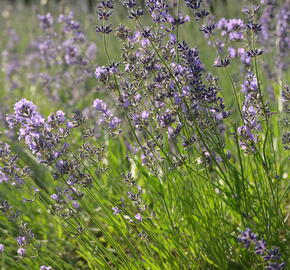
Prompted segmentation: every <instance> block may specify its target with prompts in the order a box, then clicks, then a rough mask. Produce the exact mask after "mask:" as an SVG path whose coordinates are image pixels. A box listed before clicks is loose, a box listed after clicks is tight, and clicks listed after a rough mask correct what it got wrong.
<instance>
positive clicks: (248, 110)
mask: <svg viewBox="0 0 290 270" xmlns="http://www.w3.org/2000/svg"><path fill="white" fill-rule="evenodd" d="M241 92H242V93H243V94H244V95H245V100H244V102H243V107H242V117H243V124H244V125H243V126H241V127H239V128H238V130H237V131H238V135H239V136H240V145H241V148H242V149H243V150H244V151H246V152H247V153H248V154H250V153H254V152H255V144H256V143H257V142H258V134H257V132H258V131H260V130H261V123H260V121H259V116H261V115H262V114H263V108H262V104H261V96H260V95H261V94H260V92H259V90H258V82H257V78H256V76H255V75H254V74H252V73H249V74H248V75H247V77H246V80H245V81H244V83H243V84H242V89H241Z"/></svg>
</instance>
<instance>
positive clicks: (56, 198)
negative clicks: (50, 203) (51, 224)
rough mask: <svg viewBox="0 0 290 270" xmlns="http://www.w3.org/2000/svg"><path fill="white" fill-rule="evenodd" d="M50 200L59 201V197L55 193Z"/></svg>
mask: <svg viewBox="0 0 290 270" xmlns="http://www.w3.org/2000/svg"><path fill="white" fill-rule="evenodd" d="M50 198H52V199H53V200H55V201H57V200H58V198H59V196H58V195H57V194H55V193H54V194H52V195H50Z"/></svg>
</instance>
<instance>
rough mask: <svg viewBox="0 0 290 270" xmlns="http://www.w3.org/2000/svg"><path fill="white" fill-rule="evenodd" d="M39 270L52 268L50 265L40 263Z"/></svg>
mask: <svg viewBox="0 0 290 270" xmlns="http://www.w3.org/2000/svg"><path fill="white" fill-rule="evenodd" d="M39 270H52V267H51V266H45V265H42V266H40V268H39Z"/></svg>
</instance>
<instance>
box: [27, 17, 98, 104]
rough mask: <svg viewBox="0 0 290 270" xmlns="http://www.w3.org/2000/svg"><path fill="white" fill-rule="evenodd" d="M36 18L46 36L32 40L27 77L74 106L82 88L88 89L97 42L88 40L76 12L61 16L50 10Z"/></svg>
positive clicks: (51, 94) (48, 92) (52, 95)
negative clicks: (56, 16)
mask: <svg viewBox="0 0 290 270" xmlns="http://www.w3.org/2000/svg"><path fill="white" fill-rule="evenodd" d="M37 18H38V21H39V23H40V27H41V29H42V32H43V35H42V36H39V37H37V38H36V39H35V40H34V41H33V42H32V43H31V45H30V47H29V48H28V49H27V52H28V53H27V56H26V58H25V59H24V60H23V61H22V62H23V63H22V66H24V67H29V69H30V73H29V75H28V77H29V78H30V79H31V80H32V81H33V83H35V82H36V83H37V84H39V85H40V86H41V87H42V88H43V89H44V90H45V94H46V95H47V96H48V97H49V98H51V99H52V100H54V101H59V102H60V101H64V103H65V104H68V105H69V106H72V105H75V104H77V103H78V102H79V101H80V99H81V98H83V95H81V94H80V89H85V88H88V84H87V83H86V82H87V81H88V80H89V78H90V77H91V76H92V74H93V69H92V61H94V60H95V57H96V45H95V43H92V42H89V40H88V39H87V37H86V35H85V34H84V32H83V31H82V30H81V25H80V23H79V22H78V21H76V20H75V17H74V13H73V12H69V13H68V14H61V15H60V16H59V17H58V19H55V18H53V16H52V15H51V14H50V13H47V14H46V15H39V16H38V17H37ZM59 29H61V31H60V30H59ZM90 90H91V89H87V91H90Z"/></svg>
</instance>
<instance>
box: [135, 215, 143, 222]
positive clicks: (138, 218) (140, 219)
mask: <svg viewBox="0 0 290 270" xmlns="http://www.w3.org/2000/svg"><path fill="white" fill-rule="evenodd" d="M135 218H136V219H137V220H138V221H139V222H141V221H142V219H143V218H142V216H141V214H140V213H137V214H136V215H135Z"/></svg>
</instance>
